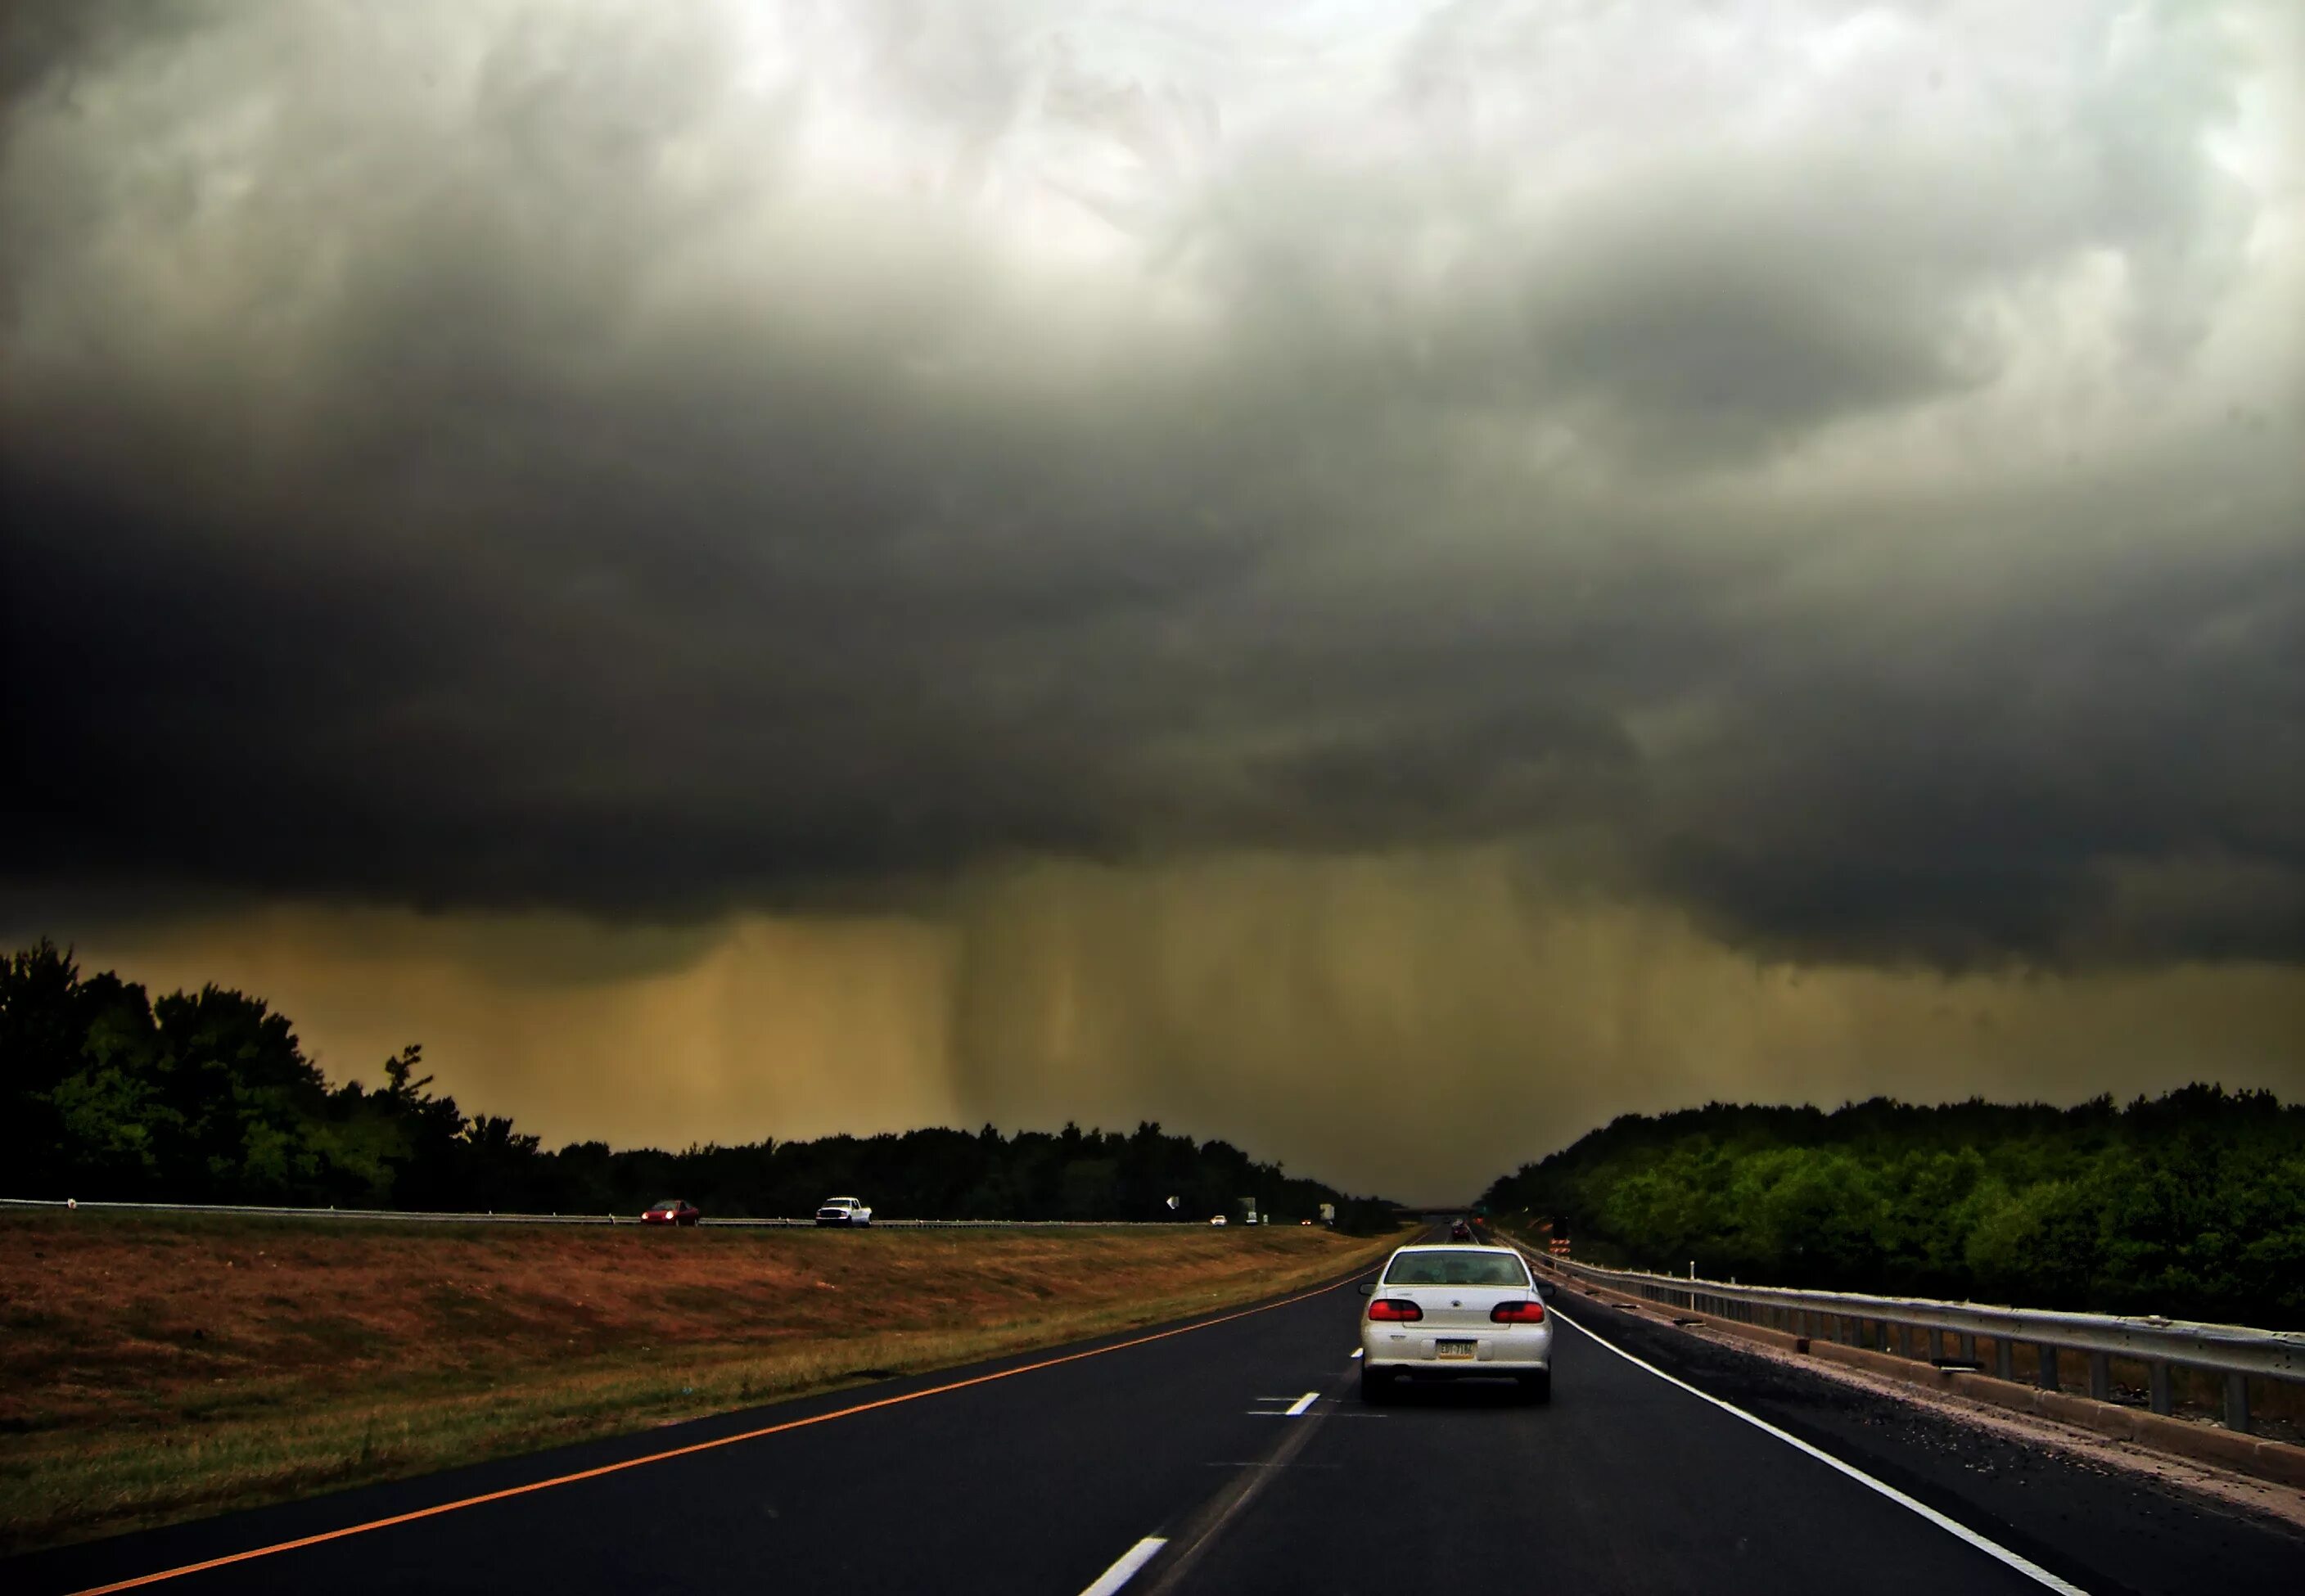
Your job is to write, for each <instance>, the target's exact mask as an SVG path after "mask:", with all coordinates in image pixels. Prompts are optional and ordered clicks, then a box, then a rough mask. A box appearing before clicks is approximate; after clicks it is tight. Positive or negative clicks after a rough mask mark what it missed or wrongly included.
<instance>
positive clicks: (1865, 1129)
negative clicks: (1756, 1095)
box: [1485, 1085, 2305, 1329]
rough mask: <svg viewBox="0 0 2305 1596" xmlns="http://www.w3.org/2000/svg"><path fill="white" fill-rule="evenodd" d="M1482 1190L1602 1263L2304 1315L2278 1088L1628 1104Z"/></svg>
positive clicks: (1793, 1282)
mask: <svg viewBox="0 0 2305 1596" xmlns="http://www.w3.org/2000/svg"><path fill="white" fill-rule="evenodd" d="M1485 1200H1486V1201H1487V1202H1488V1204H1489V1206H1490V1208H1491V1209H1492V1210H1493V1211H1495V1212H1496V1213H1498V1214H1499V1215H1501V1216H1514V1217H1520V1216H1526V1217H1527V1218H1528V1219H1530V1220H1532V1221H1536V1222H1543V1221H1546V1220H1550V1221H1551V1222H1552V1225H1553V1227H1554V1228H1555V1232H1556V1234H1560V1235H1567V1236H1569V1238H1570V1239H1571V1243H1572V1244H1573V1245H1574V1246H1575V1248H1576V1251H1577V1255H1578V1257H1579V1258H1583V1259H1586V1260H1588V1261H1595V1262H1613V1263H1623V1264H1628V1265H1631V1266H1634V1267H1637V1268H1644V1269H1659V1270H1663V1271H1666V1272H1670V1273H1680V1272H1681V1271H1683V1270H1685V1269H1687V1268H1688V1266H1689V1264H1690V1263H1692V1262H1694V1263H1695V1264H1696V1266H1697V1271H1698V1272H1699V1273H1700V1274H1704V1275H1708V1276H1712V1277H1714V1278H1726V1277H1731V1276H1733V1277H1735V1278H1739V1279H1742V1280H1748V1281H1753V1282H1765V1283H1768V1284H1772V1285H1783V1286H1804V1287H1808V1288H1812V1289H1817V1290H1839V1291H1879V1292H1896V1293H1903V1294H1907V1295H1917V1296H1935V1297H1947V1298H1953V1299H1969V1300H1975V1301H1984V1302H2000V1303H2017V1304H2020V1305H2022V1306H2025V1307H2033V1308H2067V1309H2082V1310H2092V1311H2097V1312H2114V1313H2158V1314H2165V1315H2167V1316H2169V1317H2171V1318H2177V1319H2199V1320H2212V1321H2221V1322H2228V1323H2242V1324H2254V1325H2259V1326H2263V1327H2266V1328H2269V1329H2298V1328H2305V1107H2300V1106H2298V1105H2290V1106H2287V1107H2284V1106H2283V1105H2282V1104H2281V1103H2280V1102H2279V1101H2277V1100H2276V1099H2275V1098H2274V1097H2273V1095H2272V1094H2271V1093H2269V1092H2227V1091H2223V1090H2222V1089H2221V1088H2219V1087H2216V1086H2200V1085H2195V1086H2189V1087H2186V1088H2185V1089H2183V1090H2182V1091H2173V1092H2170V1093H2168V1094H2167V1095H2166V1096H2164V1097H2160V1098H2155V1099H2143V1098H2140V1099H2137V1100H2136V1101H2135V1102H2132V1103H2131V1104H2129V1105H2128V1106H2127V1107H2125V1108H2123V1107H2119V1106H2116V1105H2115V1104H2114V1101H2113V1099H2111V1098H2109V1097H2101V1098H2098V1099H2095V1100H2093V1101H2090V1102H2087V1103H2083V1104H2081V1105H2080V1107H2078V1108H2051V1107H2047V1106H2046V1105H2040V1104H2027V1105H2003V1104H1995V1103H1986V1102H1982V1101H1970V1102H1966V1103H1956V1104H1952V1105H1948V1106H1945V1107H1941V1108H1922V1107H1914V1106H1910V1105H1907V1104H1903V1103H1898V1102H1893V1101H1891V1100H1888V1099H1875V1100H1873V1101H1870V1102H1866V1103H1858V1104H1854V1105H1850V1106H1849V1107H1845V1108H1841V1109H1840V1110H1838V1111H1837V1112H1834V1113H1825V1112H1824V1111H1822V1110H1819V1109H1816V1108H1762V1107H1747V1106H1739V1105H1731V1104H1722V1103H1714V1104H1709V1105H1707V1106H1706V1107H1705V1108H1695V1109H1689V1110H1687V1111H1685V1112H1682V1113H1677V1114H1666V1115H1660V1116H1646V1115H1627V1116H1623V1117H1621V1118H1620V1119H1618V1120H1616V1121H1614V1122H1613V1123H1612V1124H1611V1125H1608V1126H1606V1127H1605V1128H1603V1129H1601V1130H1597V1131H1595V1132H1592V1133H1590V1134H1588V1135H1586V1136H1585V1137H1584V1138H1582V1139H1581V1140H1579V1141H1578V1142H1576V1143H1575V1144H1574V1145H1572V1146H1570V1147H1569V1148H1567V1149H1565V1150H1562V1151H1560V1152H1557V1153H1554V1154H1553V1155H1552V1157H1550V1158H1548V1159H1544V1160H1543V1161H1542V1162H1540V1163H1535V1164H1528V1165H1524V1166H1522V1167H1521V1168H1520V1170H1519V1171H1518V1173H1517V1174H1514V1175H1511V1176H1506V1177H1504V1178H1503V1179H1501V1180H1499V1181H1497V1182H1496V1183H1495V1184H1493V1185H1492V1186H1491V1187H1490V1188H1489V1191H1488V1193H1486V1199H1485Z"/></svg>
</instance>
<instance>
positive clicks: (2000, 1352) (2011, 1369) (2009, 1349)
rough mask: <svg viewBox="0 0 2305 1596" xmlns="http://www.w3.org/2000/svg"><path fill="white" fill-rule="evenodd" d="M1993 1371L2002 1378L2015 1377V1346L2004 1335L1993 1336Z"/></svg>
mask: <svg viewBox="0 0 2305 1596" xmlns="http://www.w3.org/2000/svg"><path fill="white" fill-rule="evenodd" d="M1993 1372H1994V1373H1995V1375H1997V1376H1998V1377H2000V1378H2001V1379H2003V1380H2015V1379H2016V1378H2017V1348H2016V1346H2014V1345H2013V1344H2012V1343H2011V1341H2010V1339H2009V1337H2006V1336H1995V1337H1994V1338H1993Z"/></svg>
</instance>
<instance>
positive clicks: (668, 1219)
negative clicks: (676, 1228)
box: [641, 1197, 704, 1225]
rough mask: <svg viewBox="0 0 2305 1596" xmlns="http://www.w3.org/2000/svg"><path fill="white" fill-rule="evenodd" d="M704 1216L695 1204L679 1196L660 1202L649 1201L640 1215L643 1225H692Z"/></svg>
mask: <svg viewBox="0 0 2305 1596" xmlns="http://www.w3.org/2000/svg"><path fill="white" fill-rule="evenodd" d="M703 1217H704V1212H703V1210H702V1209H700V1208H698V1207H697V1206H696V1204H694V1203H693V1202H690V1201H686V1200H685V1199H684V1198H679V1197H668V1198H666V1199H665V1200H664V1201H661V1202H651V1203H650V1204H649V1205H648V1208H647V1210H645V1211H644V1212H642V1215H641V1223H642V1224H643V1225H693V1224H695V1223H696V1221H697V1220H699V1219H701V1218H703Z"/></svg>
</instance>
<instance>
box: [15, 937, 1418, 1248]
mask: <svg viewBox="0 0 2305 1596" xmlns="http://www.w3.org/2000/svg"><path fill="white" fill-rule="evenodd" d="M381 1075H382V1080H381V1083H380V1084H378V1085H374V1086H370V1085H368V1084H364V1083H363V1082H360V1081H357V1080H352V1081H344V1082H334V1083H332V1082H329V1081H328V1080H327V1077H325V1076H324V1075H323V1074H321V1072H320V1070H319V1067H318V1066H317V1065H314V1064H313V1063H312V1062H311V1061H310V1059H308V1058H307V1057H305V1056H304V1053H303V1050H302V1047H301V1046H300V1045H299V1043H298V1041H297V1039H296V1033H295V1030H294V1027H293V1024H292V1023H290V1021H289V1019H288V1017H287V1016H286V1015H285V1014H276V1013H274V1012H272V1010H271V1009H270V1007H269V1006H268V1005H267V1004H266V1003H265V1002H264V1001H263V1000H262V999H261V998H259V997H251V996H249V995H247V994H245V993H242V992H237V991H233V990H231V989H226V988H221V987H216V986H209V987H204V988H202V989H200V991H198V992H174V993H169V994H167V995H166V996H163V997H157V998H155V997H152V996H151V995H150V994H149V993H148V992H146V990H145V989H143V988H142V987H141V986H140V985H138V984H137V983H135V982H133V981H123V980H122V979H121V978H120V977H119V976H118V975H117V974H115V973H113V972H109V971H106V972H101V973H98V974H95V975H83V974H82V973H81V970H80V968H79V966H78V964H76V963H75V962H74V961H73V959H72V955H71V954H70V953H69V952H68V951H66V950H64V949H60V948H58V947H55V944H53V943H51V942H48V941H47V940H45V939H44V940H42V941H41V942H39V943H38V944H37V945H36V946H34V947H30V948H26V949H22V950H21V951H19V952H16V953H14V954H13V955H9V956H8V958H7V959H6V960H5V961H4V962H0V1171H4V1175H0V1180H4V1181H5V1189H4V1190H0V1196H7V1197H73V1198H78V1199H81V1200H82V1201H87V1200H90V1199H108V1200H115V1201H136V1200H157V1201H171V1202H247V1203H265V1204H281V1205H307V1204H309V1205H317V1206H323V1207H327V1206H334V1207H340V1208H397V1209H412V1210H426V1211H431V1212H459V1211H461V1212H483V1211H495V1212H532V1213H564V1214H566V1213H589V1214H605V1213H616V1214H625V1215H632V1214H637V1213H638V1212H639V1211H640V1210H641V1209H642V1206H644V1205H645V1204H647V1203H649V1202H651V1201H656V1200H657V1199H659V1198H661V1197H664V1196H667V1195H673V1196H679V1197H685V1198H687V1199H688V1200H689V1201H692V1202H694V1203H697V1204H698V1205H699V1206H700V1207H702V1209H703V1210H704V1211H705V1212H706V1213H707V1214H711V1215H719V1216H721V1217H724V1218H744V1217H752V1218H773V1217H778V1216H784V1217H793V1218H797V1217H800V1216H804V1215H806V1214H810V1213H812V1212H814V1211H815V1209H816V1206H817V1204H818V1203H819V1202H821V1201H823V1200H824V1199H825V1198H826V1197H828V1196H829V1195H831V1194H832V1193H836V1192H854V1193H858V1194H859V1195H861V1196H863V1198H864V1200H865V1201H867V1202H869V1203H871V1204H872V1206H873V1208H874V1209H875V1210H878V1211H879V1212H880V1214H881V1215H882V1216H883V1217H886V1218H923V1219H937V1218H955V1219H1087V1220H1113V1219H1159V1218H1178V1219H1186V1220H1191V1221H1194V1222H1205V1221H1206V1220H1207V1219H1208V1218H1210V1217H1211V1216H1212V1215H1215V1214H1219V1213H1223V1214H1229V1215H1234V1216H1236V1217H1237V1216H1238V1205H1239V1203H1240V1202H1241V1201H1242V1200H1243V1199H1254V1200H1255V1202H1256V1204H1257V1207H1258V1210H1259V1211H1260V1212H1263V1213H1268V1214H1271V1215H1272V1217H1273V1218H1275V1219H1277V1220H1281V1221H1284V1222H1290V1223H1293V1222H1294V1221H1296V1220H1298V1219H1303V1218H1313V1217H1314V1215H1315V1214H1317V1213H1318V1211H1319V1210H1320V1206H1321V1205H1322V1204H1323V1203H1324V1202H1326V1203H1334V1204H1336V1205H1337V1222H1338V1225H1339V1227H1340V1228H1343V1229H1346V1230H1348V1231H1357V1232H1360V1233H1363V1234H1374V1232H1375V1231H1377V1230H1381V1229H1385V1228H1389V1227H1391V1224H1392V1212H1391V1206H1390V1205H1389V1204H1387V1203H1384V1202H1382V1201H1375V1200H1373V1199H1366V1198H1354V1197H1351V1196H1348V1194H1347V1193H1342V1192H1339V1191H1337V1190H1336V1189H1335V1188H1333V1187H1331V1186H1328V1185H1326V1184H1323V1183H1322V1182H1320V1181H1317V1180H1309V1179H1306V1178H1305V1177H1304V1176H1290V1175H1287V1174H1285V1173H1284V1172H1283V1171H1282V1169H1281V1167H1280V1166H1279V1165H1278V1164H1269V1163H1263V1162H1260V1161H1258V1160H1256V1159H1252V1158H1250V1157H1249V1156H1248V1155H1247V1154H1246V1153H1245V1152H1243V1151H1242V1150H1240V1149H1238V1148H1237V1147H1234V1146H1233V1145H1231V1144H1230V1143H1229V1142H1219V1141H1209V1142H1195V1141H1194V1140H1193V1138H1191V1137H1189V1136H1179V1135H1172V1134H1170V1133H1166V1132H1164V1131H1162V1130H1161V1127H1160V1126H1159V1125H1150V1124H1146V1125H1138V1126H1137V1127H1136V1129H1135V1131H1134V1132H1133V1133H1127V1134H1122V1133H1118V1132H1102V1131H1096V1130H1083V1129H1081V1128H1080V1127H1079V1126H1077V1125H1067V1126H1065V1127H1064V1128H1063V1129H1062V1130H1061V1131H1056V1132H1044V1131H1020V1132H1018V1133H1016V1134H1014V1135H1003V1134H1002V1133H1000V1132H999V1131H998V1130H996V1129H994V1128H993V1127H992V1126H991V1125H986V1126H984V1127H983V1128H982V1130H979V1131H974V1132H971V1131H963V1130H948V1129H931V1130H918V1131H910V1132H906V1133H904V1134H902V1135H893V1134H892V1135H880V1136H871V1137H855V1136H828V1137H824V1138H822V1139H821V1140H818V1141H813V1142H776V1141H773V1140H768V1139H763V1140H761V1141H760V1142H752V1143H749V1144H746V1145H743V1146H735V1147H723V1146H703V1147H692V1148H690V1149H688V1150H685V1151H680V1152H665V1151H660V1150H657V1149H653V1148H637V1149H611V1148H609V1147H608V1145H607V1144H606V1143H604V1142H575V1143H572V1144H570V1145H569V1146H566V1147H563V1148H560V1149H559V1150H557V1151H556V1150H546V1149H545V1148H543V1147H542V1146H541V1145H540V1143H539V1141H538V1139H537V1138H536V1137H534V1136H532V1135H527V1134H524V1133H521V1132H520V1131H518V1130H517V1129H515V1126H514V1125H513V1122H512V1121H511V1120H510V1119H508V1118H504V1117H500V1116H488V1115H480V1116H473V1115H467V1114H465V1113H464V1110H463V1109H462V1108H459V1107H458V1106H457V1103H456V1099H454V1098H453V1097H447V1096H445V1095H440V1094H438V1093H436V1092H434V1091H432V1090H431V1086H432V1082H431V1078H430V1076H428V1075H426V1074H423V1053H422V1049H421V1048H420V1047H417V1046H411V1047H408V1048H404V1049H403V1050H402V1051H401V1052H400V1053H399V1054H398V1055H396V1057H392V1058H390V1059H387V1060H386V1061H384V1063H383V1065H382V1070H381ZM1171 1197H1174V1198H1176V1199H1178V1206H1177V1207H1176V1208H1175V1209H1174V1210H1171V1209H1170V1207H1169V1205H1168V1200H1169V1199H1170V1198H1171Z"/></svg>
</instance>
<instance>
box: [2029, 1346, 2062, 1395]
mask: <svg viewBox="0 0 2305 1596" xmlns="http://www.w3.org/2000/svg"><path fill="white" fill-rule="evenodd" d="M2033 1355H2034V1356H2035V1357H2036V1358H2037V1359H2038V1360H2039V1363H2038V1364H2037V1366H2036V1368H2035V1369H2034V1371H2033V1383H2034V1384H2035V1385H2037V1386H2038V1387H2040V1388H2041V1389H2043V1390H2045V1391H2054V1390H2055V1389H2056V1388H2057V1349H2056V1348H2055V1347H2054V1346H2048V1345H2047V1344H2046V1343H2043V1342H2036V1343H2034V1346H2033Z"/></svg>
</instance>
